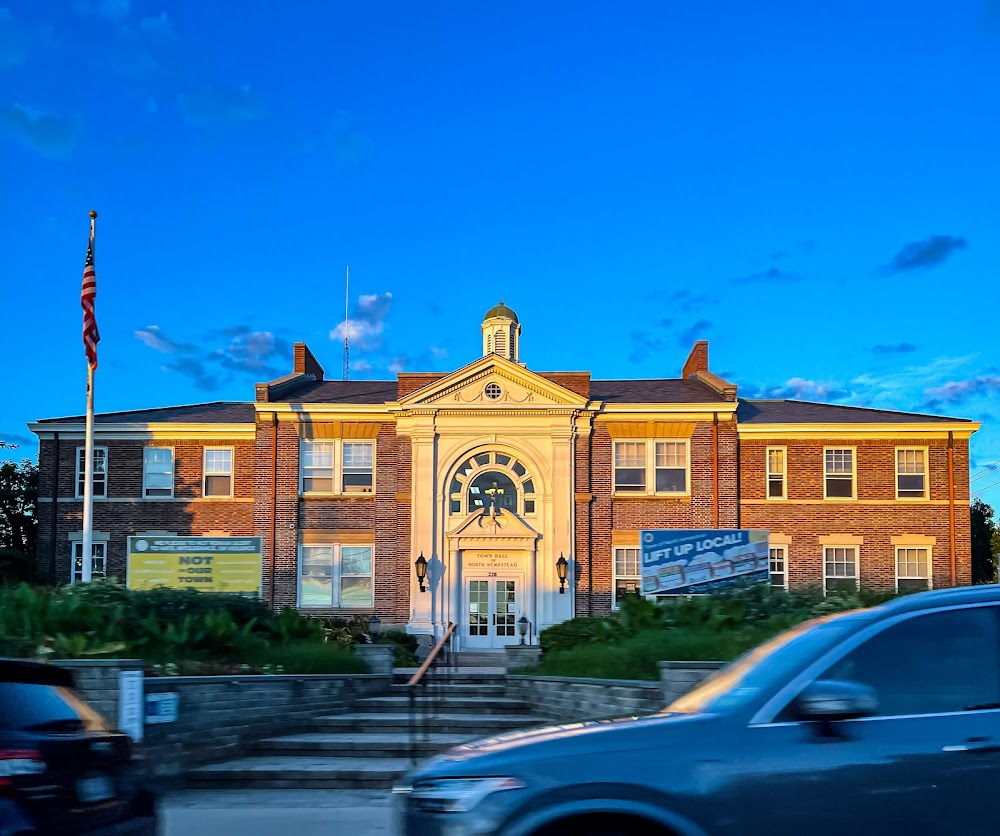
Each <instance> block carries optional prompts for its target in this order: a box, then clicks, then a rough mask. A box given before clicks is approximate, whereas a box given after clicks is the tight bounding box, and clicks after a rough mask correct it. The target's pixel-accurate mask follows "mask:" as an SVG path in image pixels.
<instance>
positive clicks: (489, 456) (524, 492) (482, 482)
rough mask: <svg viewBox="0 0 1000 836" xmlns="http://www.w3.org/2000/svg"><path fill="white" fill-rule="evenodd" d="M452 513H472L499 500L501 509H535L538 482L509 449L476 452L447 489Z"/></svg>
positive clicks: (532, 511)
mask: <svg viewBox="0 0 1000 836" xmlns="http://www.w3.org/2000/svg"><path fill="white" fill-rule="evenodd" d="M448 494H449V501H448V510H449V513H451V514H455V515H459V514H471V513H474V512H476V511H482V510H485V509H487V508H489V507H490V505H491V503H492V499H493V498H494V497H495V498H496V500H497V503H496V504H497V507H498V508H499V509H500V511H501V513H502V512H503V511H512V512H513V513H515V514H524V515H526V516H531V515H533V514H535V513H536V510H535V509H536V497H535V482H534V480H533V479H532V478H531V474H530V473H529V471H528V469H527V468H526V467H524V465H523V464H521V463H520V462H519V461H518V460H517V459H516V458H514V457H513V456H510V455H507V454H506V453H477V454H476V455H475V456H471V457H470V458H469V459H467V460H465V461H463V462H462V463H461V464H460V465H459V466H458V470H457V472H456V473H455V475H454V477H453V478H452V480H451V483H450V485H449V489H448Z"/></svg>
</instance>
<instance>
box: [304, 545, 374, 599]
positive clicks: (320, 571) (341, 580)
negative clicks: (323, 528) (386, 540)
mask: <svg viewBox="0 0 1000 836" xmlns="http://www.w3.org/2000/svg"><path fill="white" fill-rule="evenodd" d="M374 554H375V548H374V546H366V545H346V544H345V545H341V544H339V543H327V544H322V545H309V544H304V545H301V546H299V606H300V607H301V608H303V609H309V608H314V609H315V608H323V609H330V608H335V607H336V608H345V609H358V608H365V607H371V606H373V605H374V597H373V596H374V580H373V577H374V576H373V571H372V568H373V567H372V561H373V558H374Z"/></svg>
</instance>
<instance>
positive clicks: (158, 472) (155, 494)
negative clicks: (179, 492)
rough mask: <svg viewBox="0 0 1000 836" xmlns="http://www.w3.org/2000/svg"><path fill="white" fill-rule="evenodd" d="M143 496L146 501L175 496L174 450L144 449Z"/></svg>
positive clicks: (161, 448) (166, 448)
mask: <svg viewBox="0 0 1000 836" xmlns="http://www.w3.org/2000/svg"><path fill="white" fill-rule="evenodd" d="M142 495H143V496H144V497H145V498H146V499H156V498H162V497H171V496H173V495H174V451H173V449H172V448H170V447H144V448H143V450H142Z"/></svg>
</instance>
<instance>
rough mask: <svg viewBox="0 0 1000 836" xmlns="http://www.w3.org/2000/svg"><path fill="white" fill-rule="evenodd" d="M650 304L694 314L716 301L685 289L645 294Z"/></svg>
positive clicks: (705, 294) (662, 290)
mask: <svg viewBox="0 0 1000 836" xmlns="http://www.w3.org/2000/svg"><path fill="white" fill-rule="evenodd" d="M645 298H646V299H648V300H649V301H651V302H654V301H655V302H659V301H662V302H663V308H664V309H669V310H670V311H676V312H679V313H694V312H695V311H696V310H700V309H702V308H706V307H708V306H709V305H714V304H715V303H716V302H717V301H718V300H717V299H715V298H714V297H712V296H710V295H709V294H707V293H694V292H693V291H691V290H688V289H687V288H684V289H683V290H666V289H661V290H653V291H650V292H649V293H647V294H645Z"/></svg>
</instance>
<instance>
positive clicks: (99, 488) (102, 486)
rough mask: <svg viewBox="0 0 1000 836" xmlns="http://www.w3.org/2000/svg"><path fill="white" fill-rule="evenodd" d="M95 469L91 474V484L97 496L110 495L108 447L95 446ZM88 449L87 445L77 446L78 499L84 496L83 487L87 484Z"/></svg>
mask: <svg viewBox="0 0 1000 836" xmlns="http://www.w3.org/2000/svg"><path fill="white" fill-rule="evenodd" d="M93 461H94V469H93V471H92V474H91V479H90V481H91V484H92V485H93V486H94V487H93V494H94V496H95V497H106V496H107V495H108V448H107V447H95V448H94V459H93ZM86 465H87V450H86V448H85V447H77V448H76V496H77V499H81V498H82V497H83V489H84V487H85V485H86V481H87V474H86Z"/></svg>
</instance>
